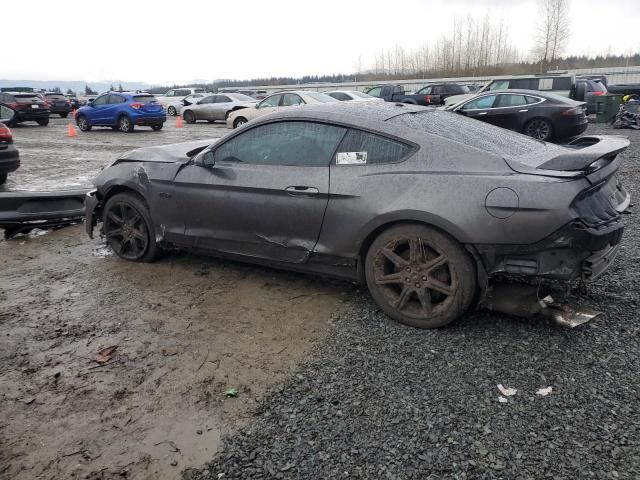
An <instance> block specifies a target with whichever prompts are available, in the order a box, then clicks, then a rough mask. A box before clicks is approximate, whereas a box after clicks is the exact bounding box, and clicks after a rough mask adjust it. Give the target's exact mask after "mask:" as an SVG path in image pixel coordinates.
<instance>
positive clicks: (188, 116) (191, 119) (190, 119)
mask: <svg viewBox="0 0 640 480" xmlns="http://www.w3.org/2000/svg"><path fill="white" fill-rule="evenodd" d="M182 116H183V117H184V121H185V122H187V123H189V124H193V123H196V116H195V114H194V113H193V112H192V111H191V110H187V111H186V112H184V113H183V114H182Z"/></svg>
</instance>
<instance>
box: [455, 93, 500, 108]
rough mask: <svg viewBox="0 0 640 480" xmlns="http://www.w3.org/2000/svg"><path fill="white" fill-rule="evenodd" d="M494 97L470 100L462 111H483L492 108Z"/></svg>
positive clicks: (488, 96)
mask: <svg viewBox="0 0 640 480" xmlns="http://www.w3.org/2000/svg"><path fill="white" fill-rule="evenodd" d="M495 99H496V96H495V95H487V96H485V97H480V98H476V99H475V100H471V101H470V102H467V103H466V104H465V105H464V106H463V107H462V110H484V109H486V108H491V107H493V102H494V101H495Z"/></svg>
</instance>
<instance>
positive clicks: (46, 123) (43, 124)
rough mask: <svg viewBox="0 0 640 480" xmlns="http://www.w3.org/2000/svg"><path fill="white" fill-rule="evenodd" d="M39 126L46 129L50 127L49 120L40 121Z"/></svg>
mask: <svg viewBox="0 0 640 480" xmlns="http://www.w3.org/2000/svg"><path fill="white" fill-rule="evenodd" d="M38 125H40V126H41V127H46V126H47V125H49V119H48V118H45V119H44V120H38Z"/></svg>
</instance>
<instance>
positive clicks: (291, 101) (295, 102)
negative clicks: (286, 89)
mask: <svg viewBox="0 0 640 480" xmlns="http://www.w3.org/2000/svg"><path fill="white" fill-rule="evenodd" d="M305 103H307V102H305V101H304V100H303V99H302V97H300V95H298V94H297V93H285V94H284V95H283V96H282V102H281V103H280V106H282V107H301V106H302V105H304V104H305Z"/></svg>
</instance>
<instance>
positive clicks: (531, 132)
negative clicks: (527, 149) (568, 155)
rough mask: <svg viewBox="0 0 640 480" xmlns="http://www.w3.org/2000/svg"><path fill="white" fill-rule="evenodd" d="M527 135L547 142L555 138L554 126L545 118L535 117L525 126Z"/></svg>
mask: <svg viewBox="0 0 640 480" xmlns="http://www.w3.org/2000/svg"><path fill="white" fill-rule="evenodd" d="M523 133H524V134H525V135H528V136H529V137H533V138H535V139H536V140H543V141H545V142H547V141H549V140H551V139H552V138H553V127H552V126H551V123H549V122H548V121H547V120H545V119H544V118H534V119H533V120H531V121H530V122H529V123H527V124H526V125H525V126H524V132H523Z"/></svg>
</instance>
